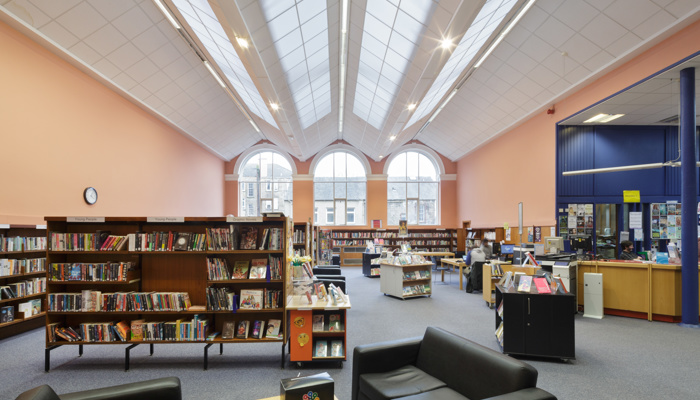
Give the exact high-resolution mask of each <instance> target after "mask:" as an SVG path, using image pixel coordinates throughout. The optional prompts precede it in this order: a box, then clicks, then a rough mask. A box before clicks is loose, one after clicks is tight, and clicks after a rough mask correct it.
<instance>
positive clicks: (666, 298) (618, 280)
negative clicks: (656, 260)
mask: <svg viewBox="0 0 700 400" xmlns="http://www.w3.org/2000/svg"><path fill="white" fill-rule="evenodd" d="M578 265H579V268H578V290H579V291H578V293H579V297H578V304H579V305H583V296H584V295H583V274H584V273H586V272H594V273H599V274H603V308H604V312H605V314H610V315H621V316H627V317H635V318H646V319H647V320H649V321H652V320H656V321H666V322H680V320H681V315H682V311H681V266H680V265H676V264H651V263H642V262H636V261H622V260H616V261H579V264H578ZM699 273H700V270H699Z"/></svg>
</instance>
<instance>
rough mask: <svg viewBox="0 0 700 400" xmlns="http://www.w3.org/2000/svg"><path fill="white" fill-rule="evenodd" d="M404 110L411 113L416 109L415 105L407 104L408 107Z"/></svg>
mask: <svg viewBox="0 0 700 400" xmlns="http://www.w3.org/2000/svg"><path fill="white" fill-rule="evenodd" d="M406 109H408V111H413V110H415V109H416V103H411V104H409V105H408V107H406Z"/></svg>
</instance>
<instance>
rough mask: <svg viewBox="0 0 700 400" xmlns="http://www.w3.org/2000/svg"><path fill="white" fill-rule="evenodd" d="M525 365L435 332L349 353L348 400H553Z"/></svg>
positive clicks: (461, 339) (467, 341) (369, 346)
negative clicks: (350, 358)
mask: <svg viewBox="0 0 700 400" xmlns="http://www.w3.org/2000/svg"><path fill="white" fill-rule="evenodd" d="M536 384H537V370H536V369H535V368H534V367H532V366H531V365H529V364H527V363H524V362H522V361H519V360H516V359H514V358H512V357H509V356H507V355H504V354H501V353H499V352H496V351H493V350H491V349H488V348H486V347H484V346H481V345H479V344H476V343H474V342H472V341H470V340H467V339H465V338H463V337H460V336H457V335H454V334H452V333H449V332H447V331H445V330H443V329H440V328H436V327H428V329H427V330H426V332H425V335H424V337H423V338H414V339H402V340H394V341H390V342H384V343H377V344H369V345H361V346H357V347H355V350H354V353H353V365H352V400H384V399H399V398H406V399H407V400H408V399H410V400H441V399H446V400H458V399H470V400H477V399H493V400H496V399H498V400H515V399H523V400H552V399H553V400H556V397H554V396H553V395H552V394H551V393H548V392H546V391H544V390H542V389H539V388H537V387H536Z"/></svg>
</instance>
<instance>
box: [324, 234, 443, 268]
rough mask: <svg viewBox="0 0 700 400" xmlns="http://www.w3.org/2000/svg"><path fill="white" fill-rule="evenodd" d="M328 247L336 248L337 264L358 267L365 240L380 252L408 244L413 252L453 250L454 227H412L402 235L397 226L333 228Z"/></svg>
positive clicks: (365, 244)
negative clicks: (338, 261)
mask: <svg viewBox="0 0 700 400" xmlns="http://www.w3.org/2000/svg"><path fill="white" fill-rule="evenodd" d="M330 236H331V239H332V246H333V247H336V248H340V259H341V265H343V266H361V265H362V256H361V254H357V253H362V252H364V249H365V248H366V247H367V244H368V242H372V244H373V245H374V248H375V249H377V250H378V251H380V252H381V249H382V248H387V249H388V250H393V249H395V248H397V247H399V246H400V245H401V244H404V243H408V244H410V245H411V248H412V249H413V251H423V252H454V251H455V250H456V248H457V231H456V230H454V229H440V228H438V229H412V230H411V231H410V232H409V233H408V235H407V236H406V237H399V233H398V229H366V230H337V229H336V230H333V231H331V232H330Z"/></svg>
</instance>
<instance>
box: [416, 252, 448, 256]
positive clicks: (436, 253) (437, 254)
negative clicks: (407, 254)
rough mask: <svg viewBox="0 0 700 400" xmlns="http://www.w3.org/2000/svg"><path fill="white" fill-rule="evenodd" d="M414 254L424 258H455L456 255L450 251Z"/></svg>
mask: <svg viewBox="0 0 700 400" xmlns="http://www.w3.org/2000/svg"><path fill="white" fill-rule="evenodd" d="M413 254H417V255H419V256H423V257H430V256H433V257H454V256H455V253H452V252H449V251H416V252H414V253H413Z"/></svg>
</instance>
